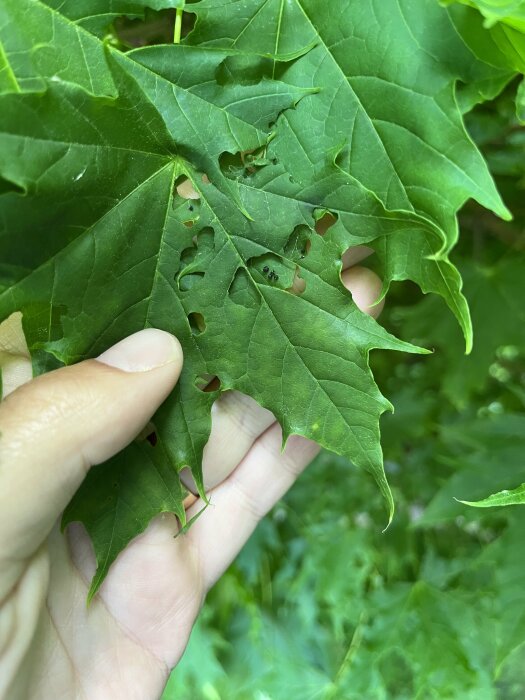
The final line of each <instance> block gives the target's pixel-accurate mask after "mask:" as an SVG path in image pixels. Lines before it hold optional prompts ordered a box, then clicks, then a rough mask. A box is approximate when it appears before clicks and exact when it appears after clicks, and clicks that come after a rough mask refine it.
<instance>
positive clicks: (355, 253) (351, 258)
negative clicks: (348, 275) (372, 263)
mask: <svg viewBox="0 0 525 700" xmlns="http://www.w3.org/2000/svg"><path fill="white" fill-rule="evenodd" d="M373 253H374V250H373V248H370V247H369V246H367V245H356V246H352V248H348V249H347V250H345V252H344V253H343V254H342V256H341V265H342V268H343V270H346V269H347V268H349V267H352V265H357V264H358V263H360V262H361V261H362V260H364V259H365V258H368V256H369V255H372V254H373Z"/></svg>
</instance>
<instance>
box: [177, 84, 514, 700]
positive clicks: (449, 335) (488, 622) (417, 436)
mask: <svg viewBox="0 0 525 700" xmlns="http://www.w3.org/2000/svg"><path fill="white" fill-rule="evenodd" d="M512 94H513V91H512V89H509V91H507V92H506V93H505V94H503V95H502V96H501V97H500V98H499V99H498V100H496V101H495V102H493V103H490V104H488V105H485V106H483V107H479V108H477V109H476V110H475V111H474V112H473V113H472V114H471V115H470V116H469V118H468V127H469V130H470V132H471V133H472V134H473V135H474V137H475V139H476V141H477V142H478V144H479V145H480V147H481V148H482V150H483V152H484V155H485V157H486V158H487V160H488V162H489V165H490V167H491V170H492V172H493V173H494V174H495V175H496V177H497V184H498V187H499V189H500V191H501V192H502V193H503V195H504V199H505V201H506V203H507V204H508V205H509V207H510V208H511V209H512V211H513V214H514V221H513V222H512V223H510V224H509V223H505V224H502V223H501V222H500V221H498V220H497V219H496V218H495V217H494V216H493V215H491V214H487V213H486V212H484V211H483V210H482V209H481V208H480V207H479V206H477V205H472V204H469V205H468V206H467V207H466V208H465V209H464V210H463V212H462V215H461V228H462V240H461V244H460V247H459V249H458V251H457V254H456V255H455V260H454V262H455V263H456V264H457V265H458V267H459V268H460V270H461V273H462V275H463V276H464V279H465V293H466V296H467V298H468V301H469V304H470V307H471V309H472V316H473V325H474V336H475V344H474V350H473V353H472V354H471V355H470V356H465V355H463V354H462V343H463V339H462V338H461V336H460V332H459V330H458V329H457V325H456V324H455V323H454V320H453V319H452V318H451V316H450V313H449V312H448V311H447V309H446V308H445V306H444V304H443V303H442V302H441V300H440V299H439V298H437V297H430V296H429V297H427V298H424V297H422V295H420V294H419V293H418V291H417V289H416V288H415V287H414V286H410V285H409V284H408V283H402V284H400V285H398V286H394V287H393V288H392V291H391V294H390V296H389V299H388V303H387V307H386V310H385V312H384V316H383V319H382V321H383V322H384V323H385V324H386V326H387V328H388V329H389V330H392V331H393V332H395V333H396V334H397V335H399V336H400V337H403V338H406V339H407V340H410V341H412V342H414V343H417V344H421V345H423V346H426V347H432V348H434V350H435V352H434V354H433V355H432V356H431V357H421V356H407V355H403V354H401V353H400V354H399V355H398V356H397V358H396V359H395V361H394V360H393V359H392V357H393V356H392V355H390V356H388V357H387V356H385V354H384V353H377V354H376V356H374V357H373V364H374V371H375V373H376V377H378V378H379V385H380V387H381V389H382V390H383V391H384V392H385V393H386V395H387V396H388V397H389V399H390V400H391V401H392V402H393V404H394V405H395V407H396V412H395V414H394V415H387V416H385V417H384V418H383V419H382V442H383V446H384V450H385V457H386V460H387V462H386V466H387V472H388V476H389V479H390V481H391V483H392V485H393V489H394V497H395V500H396V505H397V515H396V517H395V520H394V522H393V524H392V526H391V527H390V529H389V530H388V531H387V532H386V533H385V534H381V532H380V527H379V525H378V524H379V523H381V522H382V520H381V502H380V495H379V494H378V492H377V489H376V488H375V487H374V485H373V483H371V482H369V481H367V480H363V479H362V478H360V477H359V474H357V473H356V472H355V471H352V469H349V465H348V464H347V463H346V462H345V460H343V459H338V458H334V457H333V456H331V455H329V454H327V453H326V454H323V455H321V456H320V457H319V459H318V460H317V461H316V462H315V463H314V464H313V465H312V466H311V467H310V468H309V470H308V471H307V472H306V473H305V474H304V475H303V477H302V478H301V479H300V481H299V482H298V483H297V484H296V486H295V487H294V489H293V490H292V491H291V493H289V494H288V496H287V497H286V498H285V499H284V501H283V502H282V503H280V504H279V505H278V506H277V507H276V508H275V509H274V511H273V512H272V514H271V515H270V516H269V517H268V518H267V519H266V520H265V521H264V522H263V523H262V524H261V525H260V526H259V528H258V530H257V531H256V533H255V534H254V536H253V537H252V539H251V540H250V542H249V544H248V546H247V547H246V549H245V550H244V551H243V552H242V554H241V556H240V557H239V559H238V561H237V562H236V563H235V565H234V566H232V567H231V568H230V570H229V571H228V572H227V574H226V575H225V576H224V578H223V579H222V580H221V581H220V582H219V584H218V585H217V586H216V587H215V589H214V590H213V591H212V592H211V594H210V596H209V598H208V601H207V603H206V606H205V608H204V611H203V614H202V616H201V618H200V620H199V622H198V624H197V627H196V629H195V631H194V634H193V636H192V639H191V641H190V644H189V648H188V650H187V652H186V655H185V656H184V658H183V660H182V663H181V664H180V666H179V667H178V668H177V669H176V670H175V672H174V673H173V675H172V678H171V680H170V683H169V685H168V688H167V689H166V693H165V696H164V700H175V699H177V700H226V699H227V700H270V699H271V700H313V699H314V698H316V699H317V698H318V699H323V700H325V699H340V700H354V699H355V700H362V699H363V698H366V699H367V700H383V699H384V700H414V699H416V698H418V699H419V698H425V699H426V698H436V699H438V698H439V700H444V699H448V698H450V699H454V700H470V699H472V700H496V699H498V700H518V699H519V698H520V699H521V698H523V697H525V674H524V673H523V668H524V665H525V644H524V642H525V612H524V610H525V568H524V567H523V531H524V528H525V509H523V507H522V506H517V507H513V508H506V509H499V508H497V509H487V510H483V511H481V510H477V509H473V508H469V507H468V506H465V505H462V504H460V503H458V502H457V501H455V500H454V497H456V498H462V499H468V500H475V499H477V498H482V497H484V496H486V495H488V494H489V493H493V492H495V491H498V490H500V489H503V488H513V487H516V486H518V485H519V484H520V483H521V482H522V481H524V480H525V350H524V347H525V345H524V340H525V337H524V336H525V312H524V309H523V299H524V298H525V275H524V274H523V271H524V269H525V238H524V237H523V226H524V222H525V197H524V193H523V189H524V187H525V134H524V133H523V131H522V130H520V129H519V128H518V126H517V122H516V120H515V116H514V104H513V100H512V97H511V96H512ZM331 484H338V485H339V488H327V487H328V486H329V485H331Z"/></svg>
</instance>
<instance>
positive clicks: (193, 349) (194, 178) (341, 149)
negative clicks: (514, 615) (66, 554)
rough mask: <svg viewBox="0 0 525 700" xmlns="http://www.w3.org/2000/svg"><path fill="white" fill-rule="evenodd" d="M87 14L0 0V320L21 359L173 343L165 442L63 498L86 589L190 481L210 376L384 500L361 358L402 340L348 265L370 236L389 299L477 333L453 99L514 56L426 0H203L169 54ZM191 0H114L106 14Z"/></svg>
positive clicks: (501, 74) (371, 400)
mask: <svg viewBox="0 0 525 700" xmlns="http://www.w3.org/2000/svg"><path fill="white" fill-rule="evenodd" d="M100 6H101V3H100V2H98V1H97V0H91V1H90V2H86V3H73V2H65V3H64V2H62V1H61V2H57V1H56V0H49V1H48V2H47V3H45V2H42V1H39V0H4V2H2V4H1V6H0V153H1V156H2V157H1V159H0V321H2V320H3V319H5V318H7V317H8V316H9V315H10V314H12V313H13V312H15V311H21V312H22V313H23V319H24V331H25V334H26V337H27V342H28V346H29V348H30V350H31V353H32V357H33V363H34V368H35V372H37V373H39V372H43V371H46V370H48V369H52V368H54V367H59V366H61V365H64V364H70V363H72V362H76V361H78V360H81V359H83V358H86V357H93V356H96V355H97V354H98V353H99V352H101V351H103V350H104V349H105V348H107V347H108V346H110V345H111V344H112V343H114V342H116V341H118V340H119V339H121V338H122V337H123V336H125V335H128V334H130V333H132V332H135V331H137V330H140V329H142V328H145V327H157V328H162V329H165V330H167V331H169V332H171V333H174V334H176V335H177V337H178V338H179V339H180V341H181V343H182V346H183V349H184V355H185V364H184V369H183V372H182V376H181V379H180V382H179V384H178V386H177V388H176V389H175V391H174V392H173V394H172V395H171V396H170V397H169V399H168V400H167V401H166V402H165V404H164V405H163V406H162V408H161V409H160V410H159V412H158V413H157V414H156V416H155V417H154V419H153V423H154V428H155V432H156V435H157V440H158V441H157V445H156V446H155V447H151V446H150V445H148V444H147V443H138V442H137V443H134V444H133V445H131V446H130V447H129V448H127V449H126V450H125V451H124V452H123V453H121V454H120V455H118V456H117V457H115V458H114V459H113V460H111V461H110V462H109V463H107V464H105V465H102V466H100V467H97V468H95V469H93V470H92V471H91V472H90V474H89V476H88V478H87V479H86V481H85V483H84V485H83V486H82V487H81V489H80V491H79V492H78V493H77V495H76V496H75V498H74V500H73V501H72V503H71V504H70V506H69V508H68V509H67V511H66V513H65V516H64V524H67V523H68V522H71V521H73V520H81V521H82V522H83V523H84V525H85V526H86V528H87V530H88V531H89V533H90V535H91V537H92V539H93V544H94V547H95V553H96V556H97V562H98V569H97V573H96V576H95V579H94V581H93V585H92V589H91V592H90V594H91V595H93V594H94V593H95V592H96V590H97V588H98V586H99V585H100V583H101V582H102V581H103V579H104V577H105V575H106V574H107V571H108V569H109V566H110V565H111V563H112V561H114V559H115V557H116V556H117V555H118V553H119V552H120V551H121V550H122V549H123V548H124V547H125V546H126V544H127V543H128V542H129V541H130V540H131V539H132V538H133V537H135V536H136V535H137V534H139V533H140V532H142V531H143V530H144V529H145V528H146V526H147V524H148V523H149V521H150V520H151V518H152V517H153V516H154V515H155V514H157V513H161V512H165V511H171V512H174V513H176V514H177V515H178V517H179V518H180V519H181V520H182V521H184V510H183V508H182V499H183V497H184V489H183V488H182V486H181V483H180V480H179V478H178V472H179V471H180V470H181V469H182V468H183V467H185V466H189V467H190V468H191V470H192V473H193V476H194V478H195V480H196V483H197V484H198V486H199V489H200V490H201V492H202V493H203V484H202V473H201V461H202V451H203V448H204V445H205V444H206V442H207V439H208V436H209V432H210V410H211V406H212V404H213V402H214V401H215V400H216V399H217V398H218V396H219V395H220V393H221V392H222V391H226V390H230V389H236V390H239V391H242V392H244V393H246V394H248V395H250V396H252V397H253V398H254V399H255V400H256V401H258V402H259V403H260V404H261V405H262V406H264V407H266V408H268V409H269V410H271V411H272V412H273V413H274V415H275V416H276V418H277V419H278V420H279V422H280V423H281V425H282V428H283V436H284V440H286V438H287V437H288V436H289V435H291V434H299V435H304V436H306V437H308V438H311V439H313V440H316V441H317V442H318V443H319V444H321V445H323V446H324V447H326V448H328V449H330V450H332V451H334V452H337V453H338V454H342V455H345V456H347V457H349V458H350V459H351V460H352V461H353V462H354V463H355V464H356V465H357V466H358V467H361V468H363V469H365V470H367V471H368V472H370V473H371V474H372V475H373V476H374V478H375V479H376V481H377V482H378V484H379V486H380V488H381V490H382V492H383V494H384V496H385V499H386V501H387V504H388V510H389V516H390V517H391V516H392V511H393V503H392V497H391V494H390V490H389V487H388V484H387V481H386V478H385V475H384V471H383V466H382V454H381V448H380V442H379V426H378V423H379V418H380V416H381V414H382V413H383V412H384V411H385V410H387V409H389V408H390V404H389V402H388V401H387V400H386V399H385V398H384V397H383V396H382V395H381V393H380V391H379V389H378V387H377V386H376V384H375V382H374V379H373V376H372V374H371V371H370V368H369V366H368V355H369V352H370V350H372V349H375V348H379V349H390V350H401V351H409V352H418V351H419V350H418V348H415V347H414V346H412V345H410V344H408V343H406V342H403V341H401V340H398V339H396V338H394V337H393V336H392V335H390V334H389V333H388V332H386V331H385V330H384V329H383V328H382V327H381V326H380V325H379V324H378V323H377V322H376V321H374V320H373V319H371V318H370V317H368V316H366V315H365V314H364V313H362V312H361V311H359V309H358V308H357V307H356V306H355V304H354V303H353V301H352V299H351V296H350V294H349V293H348V292H347V291H346V290H345V288H344V287H343V285H342V283H341V279H340V272H341V255H342V253H343V252H344V251H345V250H347V249H348V248H349V247H352V246H355V245H361V244H366V245H368V246H370V247H371V248H373V250H374V251H375V254H376V255H375V257H376V259H377V263H376V265H377V268H378V270H379V272H380V274H381V275H382V278H383V279H384V290H383V291H384V293H386V291H387V290H388V287H389V285H390V283H391V282H392V281H398V280H406V279H409V280H412V281H413V282H415V283H416V284H418V285H419V287H420V288H421V289H422V290H423V291H424V292H434V293H436V294H439V295H441V296H442V297H443V298H444V299H445V301H446V302H447V304H448V305H449V307H450V309H451V310H452V312H453V313H454V314H455V316H456V317H457V319H458V322H459V323H460V325H461V327H462V329H463V332H464V335H465V339H466V344H467V349H469V348H470V346H471V342H472V333H471V326H470V318H469V312H468V307H467V304H466V301H465V299H464V297H463V295H462V293H461V279H460V276H459V273H458V272H457V270H456V269H455V267H454V266H453V265H452V264H451V263H450V262H449V260H448V253H449V251H450V250H451V248H452V247H453V246H454V244H455V242H456V240H457V221H456V213H457V210H458V209H459V208H460V207H461V206H462V205H463V204H464V202H465V201H466V200H467V199H469V198H474V199H476V200H477V201H478V202H479V203H480V204H482V205H483V206H485V207H487V208H489V209H491V210H492V211H494V212H495V213H496V214H498V215H499V216H501V217H503V218H508V216H509V215H508V211H507V210H506V208H505V206H504V205H503V203H502V201H501V199H500V197H499V194H498V193H497V191H496V188H495V186H494V183H493V181H492V179H491V176H490V174H489V172H488V169H487V167H486V164H485V162H484V161H483V159H482V157H481V155H480V153H479V152H478V150H477V149H476V147H475V146H474V144H473V142H472V141H471V139H470V138H469V136H468V134H467V132H466V131H465V127H464V124H463V119H462V112H464V111H466V110H467V109H469V108H470V107H472V106H473V105H474V104H475V103H476V102H479V101H482V100H484V99H488V98H490V97H493V96H494V95H496V94H497V93H498V92H499V91H500V90H501V89H502V88H503V87H504V86H505V85H506V84H507V83H508V82H509V81H510V80H511V79H512V77H513V76H514V74H515V70H516V69H515V66H512V65H509V62H508V60H507V59H506V56H505V54H504V53H503V52H502V50H501V49H500V48H498V44H497V42H495V41H494V38H493V36H492V35H491V34H490V32H487V31H486V30H485V29H484V27H483V20H482V18H481V16H480V15H479V14H478V13H476V12H475V11H473V10H471V9H469V8H466V7H462V6H457V7H456V6H454V7H450V8H447V9H444V8H442V7H440V6H439V5H438V4H437V3H436V2H435V1H434V0H417V2H416V1H415V0H399V2H398V1H394V0H388V1H386V0H382V1H381V2H369V0H357V1H355V2H352V3H340V4H338V5H337V7H336V8H334V7H333V6H332V5H331V4H329V3H321V2H318V1H317V0H291V1H289V2H284V1H283V0H264V1H263V0H225V1H224V2H222V3H220V7H219V6H218V4H217V3H215V2H213V1H212V0H201V2H198V3H192V4H191V5H188V6H186V10H187V11H188V12H191V13H193V14H195V15H196V23H195V28H194V29H193V31H192V32H191V33H190V34H189V35H188V36H187V37H186V39H185V40H184V41H183V42H182V44H180V45H161V46H151V47H145V48H140V49H135V50H132V51H128V52H123V51H121V50H119V49H118V48H116V47H114V46H112V44H111V42H110V41H105V40H104V36H105V33H109V31H110V28H109V27H108V26H106V27H105V26H103V25H102V24H101V20H100V13H101V9H100ZM182 6H183V3H182V2H177V1H175V0H174V1H171V2H168V1H166V2H162V1H160V0H159V1H158V2H154V0H150V1H149V2H126V1H125V0H122V1H118V0H116V1H115V2H114V3H112V12H111V13H110V15H111V16H109V15H108V19H107V23H108V24H109V23H111V22H112V21H113V19H115V18H116V17H117V16H118V15H126V16H128V17H133V18H137V17H139V18H140V17H142V16H143V15H144V9H145V7H149V8H152V9H153V10H163V9H167V8H180V7H182ZM428 26H432V27H433V30H432V32H431V33H429V32H428V31H427V28H428ZM458 83H461V89H459V88H458V87H457V86H458ZM186 178H189V179H190V180H191V182H192V184H193V187H194V189H195V190H196V192H197V194H198V195H199V199H185V198H184V197H182V196H180V194H179V193H178V192H177V187H178V185H179V184H180V182H181V181H182V180H183V179H186ZM325 212H330V213H331V214H332V215H333V217H334V221H335V224H334V225H333V226H332V227H331V228H329V229H328V231H327V232H326V234H325V235H324V236H321V235H319V234H318V233H317V232H316V230H315V225H316V221H317V220H318V219H319V217H321V216H322V215H323V214H324V213H325ZM265 268H270V269H271V270H272V271H273V272H274V276H273V277H271V278H269V277H268V274H267V273H266V272H265V271H264V270H265ZM296 275H300V277H301V278H302V280H303V281H304V282H305V285H306V286H305V289H304V291H303V292H302V293H301V294H297V293H292V291H291V288H292V283H293V280H294V278H295V277H296ZM2 290H3V291H2ZM195 319H199V323H195ZM210 375H215V376H217V377H218V378H219V380H220V389H218V390H216V391H213V392H204V391H202V390H201V388H199V387H200V380H201V378H202V377H207V376H210ZM203 495H204V494H203Z"/></svg>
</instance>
